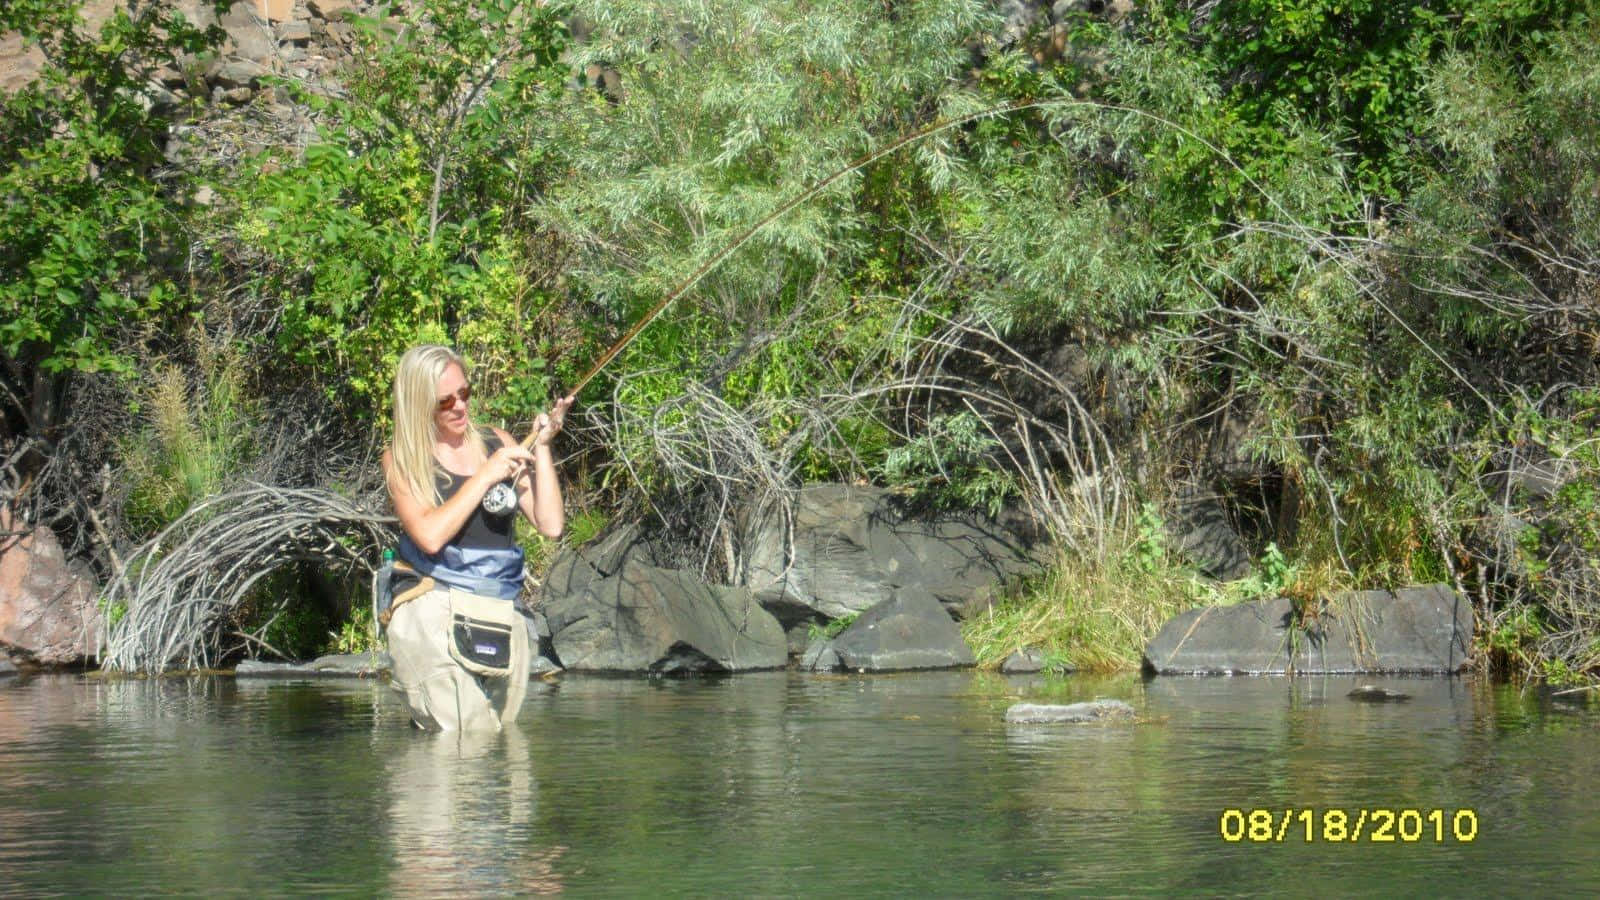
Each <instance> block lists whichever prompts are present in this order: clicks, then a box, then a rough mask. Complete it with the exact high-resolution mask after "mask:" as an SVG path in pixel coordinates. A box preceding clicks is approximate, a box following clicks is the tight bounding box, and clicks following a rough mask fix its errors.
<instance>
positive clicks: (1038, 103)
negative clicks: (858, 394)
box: [522, 97, 1138, 447]
mask: <svg viewBox="0 0 1600 900" xmlns="http://www.w3.org/2000/svg"><path fill="white" fill-rule="evenodd" d="M1067 105H1078V106H1092V107H1097V108H1113V109H1122V107H1110V106H1108V104H1104V103H1096V102H1094V101H1092V100H1080V99H1078V98H1077V97H1051V98H1048V99H1044V100H1014V101H1012V102H1010V103H1002V104H1000V105H998V106H990V107H987V108H985V109H981V110H978V111H977V112H971V113H966V114H965V115H960V116H956V117H954V118H950V119H942V120H940V121H938V122H935V123H933V124H932V125H928V126H925V127H923V128H919V129H917V130H916V131H912V132H909V133H907V134H903V135H901V136H900V137H898V138H896V139H895V140H893V141H891V142H890V143H888V144H885V145H884V146H882V147H879V148H878V149H876V150H873V151H870V152H868V153H866V154H864V155H862V156H860V157H858V158H857V159H855V160H854V161H852V162H851V163H850V164H849V165H847V166H845V167H844V168H842V169H839V170H838V171H836V172H834V173H832V174H830V175H828V176H827V177H825V178H823V179H822V180H821V181H818V182H817V183H816V184H813V185H811V186H810V187H808V188H806V189H805V190H803V191H801V192H800V193H798V194H796V195H795V196H793V197H790V198H789V199H788V200H785V201H784V202H783V203H780V204H779V205H778V206H777V208H776V209H774V210H772V211H771V212H769V213H767V214H766V215H765V216H762V217H761V218H760V219H758V220H756V222H755V224H753V225H751V226H749V227H748V228H746V229H745V230H744V231H742V232H740V233H739V235H738V237H736V238H734V239H733V240H732V241H730V242H729V243H727V244H725V245H724V246H723V247H722V248H721V249H719V250H718V251H717V252H715V253H713V254H711V256H710V257H709V258H708V259H706V261H705V262H703V263H701V264H700V265H699V266H698V267H696V268H695V270H694V271H693V272H691V273H689V277H687V278H685V279H684V280H683V281H682V282H680V283H678V284H677V285H676V286H675V287H673V288H672V290H670V291H668V292H667V293H666V294H665V295H664V296H663V297H662V298H661V299H660V300H658V301H656V304H655V306H652V307H651V308H650V309H649V310H648V311H647V312H646V313H645V314H644V315H643V316H641V317H640V318H639V320H638V321H637V322H635V323H634V324H633V326H632V327H630V328H629V329H628V330H627V331H626V332H624V333H623V335H622V337H620V338H618V339H617V340H616V342H615V343H613V344H612V345H611V346H610V347H608V348H606V351H605V352H604V353H602V354H600V358H599V359H597V360H595V362H594V364H593V365H591V366H589V368H588V370H587V371H585V372H584V373H583V374H582V375H581V376H579V378H578V380H577V382H576V383H575V384H573V386H572V388H571V389H570V390H568V391H567V392H566V396H569V397H575V396H577V394H578V392H579V391H581V390H583V389H584V387H585V386H587V385H588V384H589V382H590V381H592V380H593V379H594V377H595V376H596V375H599V374H600V372H601V370H603V369H604V368H605V367H606V366H607V365H609V364H610V363H611V361H612V360H614V359H616V358H617V356H618V355H619V354H621V353H622V351H624V350H626V349H627V348H628V345H629V344H631V343H633V340H634V338H637V337H638V336H639V333H640V332H642V331H644V330H645V329H646V328H648V327H649V326H650V323H651V322H654V321H655V320H656V319H658V318H660V317H661V314H662V313H664V312H666V310H667V307H669V306H671V305H672V301H674V300H676V299H678V298H679V297H681V296H683V295H684V294H685V293H686V292H688V290H689V289H690V288H693V287H694V286H695V285H697V284H699V283H700V281H701V279H703V278H705V276H706V275H707V274H709V273H710V272H711V270H712V269H715V268H716V267H717V266H718V265H720V264H721V263H722V262H723V260H726V259H727V258H728V257H730V256H732V255H733V254H735V253H737V252H738V251H739V249H740V248H741V247H743V246H744V245H745V244H747V243H749V242H750V239H751V238H753V237H755V236H756V235H757V234H758V233H760V231H761V229H763V228H765V227H767V226H768V225H770V224H772V223H773V222H775V221H777V220H778V219H780V218H782V217H783V216H784V215H785V214H786V213H788V212H789V211H790V210H792V209H794V208H795V207H797V206H799V205H800V204H802V203H805V202H806V201H808V200H810V199H811V198H813V197H815V196H817V195H818V194H820V193H822V192H823V191H825V190H827V189H828V187H829V186H830V185H832V184H833V183H834V182H836V181H838V180H839V179H841V178H843V177H845V176H846V175H849V174H850V173H851V172H855V171H857V170H858V169H861V168H862V167H864V166H869V165H871V164H872V163H874V162H876V161H878V160H880V159H882V158H883V157H885V156H888V155H889V154H891V153H894V152H895V151H897V150H899V149H901V148H902V147H905V146H907V145H909V144H914V143H916V142H917V141H920V140H923V139H924V138H927V137H930V136H932V135H935V134H938V133H939V132H941V131H948V130H950V129H952V128H959V127H961V126H962V125H966V124H967V123H969V122H976V121H978V120H980V119H987V118H994V117H997V116H1004V115H1009V114H1011V113H1014V112H1021V111H1023V110H1027V109H1035V108H1038V107H1043V106H1067ZM1127 111H1129V112H1138V111H1137V110H1131V109H1130V110H1127ZM537 434H538V429H537V428H535V429H534V431H533V433H532V434H530V435H528V437H527V438H526V439H525V440H524V441H523V442H522V444H523V446H524V447H527V446H531V445H532V443H533V439H534V437H535V436H536V435H537Z"/></svg>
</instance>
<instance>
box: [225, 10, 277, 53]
mask: <svg viewBox="0 0 1600 900" xmlns="http://www.w3.org/2000/svg"><path fill="white" fill-rule="evenodd" d="M221 25H222V30H223V31H226V32H227V33H228V40H227V43H225V44H224V45H223V51H224V52H225V53H231V54H233V55H235V56H238V57H241V58H243V59H252V60H253V59H266V58H268V57H270V56H272V54H273V53H275V52H277V49H278V39H277V37H276V36H275V35H274V34H273V33H272V28H271V26H269V25H268V24H267V21H266V20H265V19H263V18H261V17H260V16H259V15H257V14H256V9H255V4H254V3H245V2H240V3H235V4H234V5H233V7H232V8H231V9H229V10H228V11H227V12H225V13H223V14H222V19H221Z"/></svg>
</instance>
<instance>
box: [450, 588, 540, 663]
mask: <svg viewBox="0 0 1600 900" xmlns="http://www.w3.org/2000/svg"><path fill="white" fill-rule="evenodd" d="M521 627H523V625H522V621H521V618H520V617H519V616H518V615H517V607H516V604H515V603H514V602H512V601H510V600H501V599H500V598H499V597H485V596H482V595H480V594H469V593H467V592H466V591H458V590H452V591H451V592H450V656H451V658H452V659H454V660H455V661H456V662H458V663H460V664H461V666H462V668H464V669H466V670H467V671H469V672H476V673H477V674H479V675H490V676H500V677H504V676H506V675H508V674H510V672H511V629H513V628H521Z"/></svg>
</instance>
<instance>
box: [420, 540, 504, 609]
mask: <svg viewBox="0 0 1600 900" xmlns="http://www.w3.org/2000/svg"><path fill="white" fill-rule="evenodd" d="M400 558H401V559H403V560H405V561H406V562H407V563H410V565H411V568H413V569H416V570H417V573H418V574H419V575H426V576H428V577H430V578H432V579H433V580H434V581H437V582H439V583H440V584H443V585H446V586H447V587H453V588H456V589H458V590H463V591H470V592H472V593H474V594H482V595H484V596H486V597H499V598H500V599H502V600H515V599H517V595H518V594H520V593H522V581H523V576H524V568H523V559H522V548H521V547H516V546H512V547H508V548H498V547H496V548H488V547H457V546H456V545H455V544H445V545H444V549H442V550H440V551H439V552H438V553H435V554H431V555H430V554H427V553H423V552H422V548H420V547H418V546H417V545H416V543H415V542H414V541H412V540H411V538H410V536H408V535H405V534H402V535H400Z"/></svg>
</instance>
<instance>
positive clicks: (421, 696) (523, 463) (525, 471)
mask: <svg viewBox="0 0 1600 900" xmlns="http://www.w3.org/2000/svg"><path fill="white" fill-rule="evenodd" d="M471 394H472V389H471V387H470V386H469V385H468V383H467V367H466V364H465V363H464V362H463V361H462V359H461V357H460V356H458V355H456V353H455V352H454V351H452V350H450V349H449V348H448V347H441V346H438V345H436V344H426V345H423V346H420V347H413V348H412V349H410V350H408V351H406V354H405V355H404V356H402V357H401V358H400V364H399V366H398V367H397V369H396V371H395V378H394V442H393V443H392V444H391V445H390V447H389V448H388V449H387V450H385V451H384V454H383V471H384V475H385V477H386V478H387V479H388V485H389V497H390V499H391V500H392V501H393V502H394V510H395V514H396V515H397V516H398V517H399V519H400V527H401V529H402V530H403V531H404V534H403V536H402V537H401V539H400V561H401V563H403V564H404V565H403V566H402V568H409V569H410V570H412V571H413V572H414V573H415V574H414V576H413V577H415V578H417V579H418V582H417V583H416V585H415V586H414V587H413V588H412V589H411V590H407V591H404V592H400V593H398V594H397V597H396V600H395V604H394V606H393V607H392V608H391V609H390V610H389V611H388V615H389V616H390V618H389V623H388V636H389V655H390V657H391V658H392V659H393V661H394V685H395V687H396V688H397V689H398V690H400V691H402V692H403V693H404V694H405V695H406V702H407V703H409V704H410V706H411V712H412V717H413V718H414V719H415V721H416V723H417V724H418V725H419V726H420V727H422V728H424V729H427V730H430V731H451V730H455V729H457V728H459V729H464V730H470V729H482V728H489V729H498V728H500V726H501V725H502V724H504V723H506V722H510V721H511V720H513V719H515V718H516V715H517V711H518V709H519V708H520V707H521V706H522V698H523V695H524V694H525V693H526V691H527V686H528V655H529V648H528V635H527V628H526V627H525V626H524V624H523V622H522V619H521V616H520V615H519V614H517V613H516V610H515V601H516V597H517V594H518V593H519V592H520V591H521V589H522V579H523V559H522V549H521V548H520V547H518V546H517V544H516V529H515V522H514V519H515V517H516V513H517V511H518V510H520V511H521V513H522V514H523V515H524V516H526V517H527V519H528V521H530V522H532V523H533V525H534V527H535V528H537V529H538V530H539V533H540V534H543V535H544V536H546V537H550V538H555V537H560V535H561V531H562V526H563V523H564V520H565V517H566V513H565V510H564V508H563V506H562V501H561V487H560V485H559V484H558V483H557V480H556V471H555V462H554V460H553V459H552V457H551V450H550V442H551V441H552V440H554V439H555V436H556V434H557V433H559V432H560V431H561V426H562V423H563V421H564V420H565V418H566V413H567V408H568V407H570V406H571V405H572V400H573V398H571V397H566V398H563V399H562V400H561V401H559V402H558V403H556V405H555V407H554V408H553V409H552V410H551V411H550V412H549V413H546V414H541V415H540V416H539V418H538V420H537V422H536V423H535V425H534V434H533V436H532V439H531V442H530V443H531V448H530V447H525V446H523V445H522V444H519V443H518V442H517V441H516V440H514V439H513V438H512V437H511V435H509V434H507V433H506V432H505V431H502V430H500V429H498V428H493V429H490V428H482V427H479V426H477V425H474V424H473V422H472V417H471V416H470V415H469V414H468V404H469V402H470V400H471ZM486 498H487V502H486Z"/></svg>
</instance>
